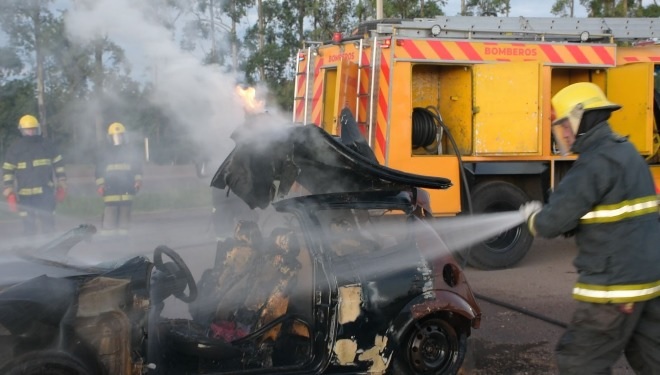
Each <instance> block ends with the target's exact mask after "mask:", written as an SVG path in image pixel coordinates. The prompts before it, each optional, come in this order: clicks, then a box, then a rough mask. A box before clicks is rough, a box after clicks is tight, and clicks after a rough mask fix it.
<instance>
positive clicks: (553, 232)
mask: <svg viewBox="0 0 660 375" xmlns="http://www.w3.org/2000/svg"><path fill="white" fill-rule="evenodd" d="M552 106H553V108H554V110H555V112H556V116H557V119H556V120H555V121H553V133H554V136H555V141H556V143H557V144H558V146H559V148H560V150H561V151H562V152H563V153H567V152H569V151H573V152H575V153H577V154H579V155H578V159H577V160H576V161H575V163H574V164H573V166H572V167H571V169H570V170H569V171H568V173H567V174H566V176H565V177H564V178H563V179H562V180H561V182H560V183H559V185H558V186H557V187H556V189H555V191H554V192H553V193H552V195H551V196H550V198H549V200H548V204H547V205H545V206H543V207H541V205H540V203H539V202H530V203H527V204H524V205H523V206H522V207H521V209H520V211H521V212H522V214H523V216H524V217H525V218H526V219H527V223H528V226H529V229H530V231H531V232H532V234H538V235H541V236H543V237H549V238H550V237H556V236H559V235H561V234H565V235H574V236H575V239H576V242H577V245H578V254H577V256H576V258H575V260H574V262H573V264H574V265H575V267H576V268H577V270H578V275H579V276H578V280H577V284H576V285H575V287H574V289H573V298H575V299H576V300H577V301H578V302H577V307H576V311H575V312H574V314H573V318H572V320H571V323H570V325H569V326H568V328H567V330H566V332H565V333H564V335H563V336H562V337H561V339H560V340H559V343H558V344H557V348H556V356H557V365H558V367H559V371H560V373H561V374H609V373H611V372H612V366H613V365H614V363H615V362H616V361H617V360H618V359H619V357H620V356H621V354H622V353H625V356H626V359H627V360H628V363H629V364H630V365H631V367H632V368H633V369H634V370H635V372H636V373H638V374H660V267H658V264H660V245H659V244H660V222H658V219H657V216H658V201H657V197H656V193H655V188H654V184H653V179H652V176H651V174H650V172H649V169H648V167H647V165H646V163H645V161H644V159H643V158H642V157H641V156H640V155H639V153H638V152H637V151H636V150H635V147H634V146H633V145H632V144H631V143H630V142H629V141H628V140H627V139H626V138H625V137H621V136H619V135H617V134H615V133H613V132H612V130H611V128H610V125H609V123H608V122H607V120H608V119H609V117H610V114H611V112H613V111H616V110H618V109H619V108H621V106H619V105H617V104H614V103H612V102H610V101H609V100H608V99H607V98H606V97H605V94H604V93H603V92H602V91H601V89H600V88H599V87H598V86H596V85H594V84H592V83H588V82H581V83H576V84H573V85H570V86H567V87H566V88H564V89H562V90H561V91H559V92H558V93H557V94H556V95H555V96H554V97H553V98H552Z"/></svg>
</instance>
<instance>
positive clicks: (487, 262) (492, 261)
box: [463, 181, 534, 270]
mask: <svg viewBox="0 0 660 375" xmlns="http://www.w3.org/2000/svg"><path fill="white" fill-rule="evenodd" d="M529 200H530V199H529V197H528V196H527V194H525V192H524V191H522V190H521V189H520V188H518V187H517V186H515V185H513V184H511V183H508V182H503V181H490V182H485V183H483V184H480V185H477V187H476V188H475V189H474V192H473V193H472V208H473V210H474V213H475V214H478V213H494V212H506V211H517V210H518V209H519V208H520V206H521V205H522V204H523V203H525V202H528V201H529ZM533 241H534V237H533V236H532V235H531V233H529V230H528V229H527V227H526V226H525V225H524V224H521V225H518V226H516V227H514V228H511V229H509V230H507V231H504V232H502V233H500V234H499V235H497V236H495V237H492V238H489V239H488V240H486V241H483V242H480V243H478V244H475V245H474V246H472V248H470V250H469V253H467V254H463V255H464V256H465V255H467V259H468V263H469V264H470V265H471V266H473V267H476V268H480V269H486V270H492V269H502V268H507V267H511V266H513V265H515V264H517V263H518V262H520V261H521V260H522V258H524V257H525V254H527V252H528V251H529V249H530V248H531V247H532V242H533Z"/></svg>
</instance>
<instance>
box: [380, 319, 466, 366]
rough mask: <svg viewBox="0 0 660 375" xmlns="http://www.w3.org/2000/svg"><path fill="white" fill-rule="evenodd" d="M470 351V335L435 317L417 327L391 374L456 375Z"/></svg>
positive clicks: (406, 339)
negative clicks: (468, 336)
mask: <svg viewBox="0 0 660 375" xmlns="http://www.w3.org/2000/svg"><path fill="white" fill-rule="evenodd" d="M466 352H467V335H466V334H465V333H463V332H459V331H458V330H456V328H455V327H453V326H452V325H451V324H449V322H447V321H446V320H444V319H440V318H431V319H427V320H423V321H419V322H415V324H414V325H413V326H412V328H411V329H410V332H409V333H408V334H406V336H404V339H403V341H402V342H401V343H400V345H399V349H398V350H397V352H396V353H395V354H394V359H393V363H392V367H391V368H390V370H389V371H388V374H393V375H440V374H443V375H444V374H448V375H450V374H456V373H457V372H458V370H459V369H460V368H461V365H462V364H463V359H464V358H465V353H466Z"/></svg>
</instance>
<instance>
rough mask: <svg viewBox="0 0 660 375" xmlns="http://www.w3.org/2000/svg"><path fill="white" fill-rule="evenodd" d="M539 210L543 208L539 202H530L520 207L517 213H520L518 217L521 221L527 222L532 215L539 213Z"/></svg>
mask: <svg viewBox="0 0 660 375" xmlns="http://www.w3.org/2000/svg"><path fill="white" fill-rule="evenodd" d="M541 208H543V204H542V203H541V202H539V201H530V202H527V203H524V204H523V205H521V206H520V209H519V210H518V211H520V215H521V216H522V217H523V220H525V221H527V220H529V218H530V217H531V216H532V215H534V214H535V213H537V212H539V211H541Z"/></svg>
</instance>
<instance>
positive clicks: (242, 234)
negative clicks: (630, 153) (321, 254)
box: [161, 221, 313, 371]
mask: <svg viewBox="0 0 660 375" xmlns="http://www.w3.org/2000/svg"><path fill="white" fill-rule="evenodd" d="M299 236H300V232H298V233H296V232H294V230H292V229H289V228H285V227H276V228H274V229H272V231H271V234H270V235H269V236H265V237H264V236H263V235H262V233H261V230H260V229H259V228H258V226H257V223H255V222H252V221H241V222H239V223H238V224H237V226H236V230H235V232H234V238H230V239H227V240H225V241H221V242H219V243H218V248H217V252H216V259H215V264H214V267H213V268H211V269H207V270H206V271H204V273H203V274H202V276H201V278H200V280H199V283H198V286H197V288H198V290H199V291H200V294H201V295H203V296H204V298H200V299H198V300H196V301H192V302H191V303H190V305H189V309H190V314H191V316H192V319H191V320H187V319H177V320H172V321H166V322H164V324H163V325H162V326H161V332H163V333H164V336H165V340H167V341H168V342H167V345H166V346H167V347H169V348H172V349H173V350H174V351H176V353H169V354H170V355H169V358H171V359H174V358H176V359H175V360H172V361H168V362H169V363H168V364H167V366H168V368H170V369H176V368H177V367H180V366H181V364H184V367H189V362H190V361H192V362H194V366H196V367H198V368H200V370H201V369H205V370H206V371H209V370H215V371H218V370H230V369H244V368H272V367H280V366H287V365H294V364H300V363H301V361H303V362H304V361H305V360H307V359H308V358H309V354H308V353H309V351H310V350H311V332H312V327H311V323H310V322H311V321H312V319H311V305H312V298H311V292H312V291H311V289H310V285H313V282H312V279H311V278H312V273H311V258H310V256H309V253H308V252H307V251H306V250H305V249H304V247H303V248H302V251H301V244H300V242H299ZM300 287H303V288H300ZM300 289H306V290H300ZM172 354H176V355H172ZM187 362H188V363H187Z"/></svg>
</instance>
